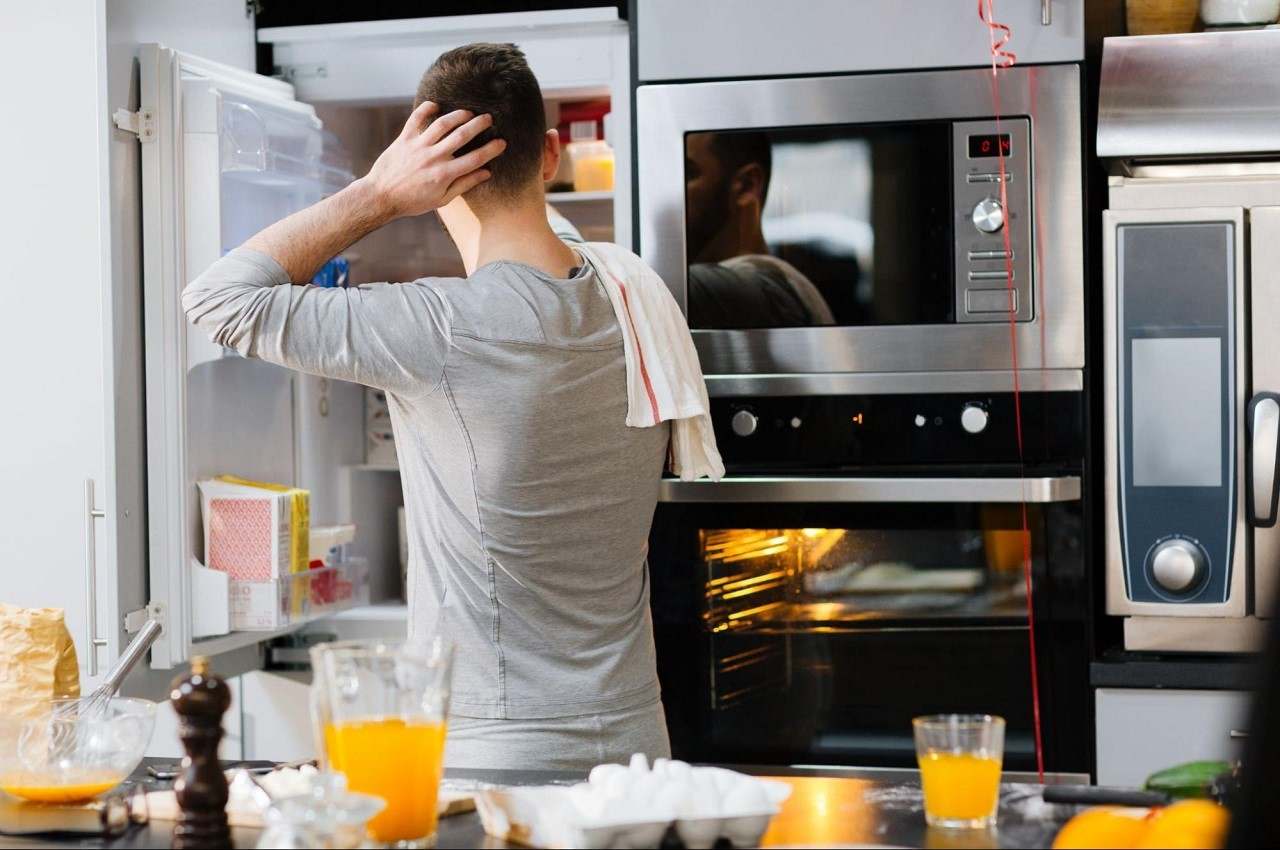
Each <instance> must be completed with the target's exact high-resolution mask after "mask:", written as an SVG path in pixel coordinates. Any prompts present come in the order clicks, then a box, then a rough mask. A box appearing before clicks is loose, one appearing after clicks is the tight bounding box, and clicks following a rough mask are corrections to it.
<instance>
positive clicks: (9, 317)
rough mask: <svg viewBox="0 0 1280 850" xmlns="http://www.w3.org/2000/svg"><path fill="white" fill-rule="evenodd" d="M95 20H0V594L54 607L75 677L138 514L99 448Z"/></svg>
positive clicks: (106, 256) (103, 642)
mask: <svg viewBox="0 0 1280 850" xmlns="http://www.w3.org/2000/svg"><path fill="white" fill-rule="evenodd" d="M104 14H105V13H104V9H103V4H102V3H101V2H99V3H85V2H73V0H49V2H41V3H11V4H6V5H5V8H4V11H3V13H2V15H0V16H2V17H3V19H4V23H3V28H4V29H5V31H6V32H8V33H12V34H13V36H12V37H9V38H6V39H5V46H4V49H3V50H0V79H3V80H4V81H5V82H4V92H5V96H4V108H5V112H6V114H7V115H8V116H9V118H10V120H9V121H7V122H6V131H5V132H4V133H0V162H4V164H5V174H4V178H3V184H4V204H3V207H0V233H3V234H4V235H3V238H2V239H0V242H2V244H3V249H2V250H0V256H3V262H4V277H5V281H6V293H7V297H6V309H5V328H4V332H3V333H0V359H2V360H3V362H4V364H5V365H4V370H3V377H2V378H0V387H3V389H4V395H5V398H6V402H5V404H4V406H3V410H4V412H3V413H0V547H2V548H3V553H4V562H5V566H4V569H3V572H2V573H0V599H2V600H3V601H5V602H8V603H12V604H17V605H23V606H30V607H59V608H64V609H65V610H66V616H67V624H68V626H69V628H70V631H71V636H72V637H73V638H74V640H75V643H76V650H77V654H78V656H79V659H80V667H81V675H82V679H86V678H87V679H90V680H91V679H92V677H93V676H95V675H99V674H100V673H101V672H102V671H103V670H104V669H105V666H106V665H108V664H109V663H110V662H111V660H112V659H113V658H114V657H115V655H116V653H118V651H119V649H120V644H119V641H120V635H119V628H118V626H117V625H116V624H117V623H118V622H119V616H120V614H121V611H120V599H121V594H120V592H119V588H120V587H121V585H122V583H127V582H128V581H129V580H130V578H133V579H140V573H139V572H137V570H139V569H140V565H139V564H136V563H135V564H129V563H122V562H120V561H118V560H117V557H116V547H117V543H118V540H119V538H120V537H121V535H120V534H119V533H118V530H117V529H118V526H119V524H120V523H122V522H137V521H138V519H139V517H140V511H141V508H142V506H141V505H140V504H138V503H137V502H136V501H130V499H129V498H128V497H127V496H125V497H124V498H122V497H121V495H120V494H119V493H118V492H117V489H116V486H115V483H116V481H117V476H118V473H119V472H120V470H119V469H118V465H120V464H127V463H128V462H129V459H128V458H127V457H122V456H119V455H117V453H116V452H115V451H114V448H115V440H116V439H117V437H120V436H124V437H127V436H128V435H127V434H124V435H122V434H120V433H119V431H120V429H121V427H122V426H124V427H128V422H127V420H125V422H123V423H122V422H120V421H117V413H118V411H119V409H120V407H121V406H122V405H127V400H122V399H121V398H120V397H119V396H118V395H117V388H118V386H119V382H121V381H122V380H125V379H126V376H122V375H121V374H120V373H119V367H120V364H121V362H122V360H123V359H124V358H125V352H124V349H127V348H128V347H130V346H134V345H136V344H137V343H138V342H139V341H138V340H136V339H132V338H127V335H122V334H121V333H119V332H118V325H117V322H118V320H119V318H120V317H119V316H117V315H116V314H115V310H116V309H117V307H118V304H117V303H116V302H114V301H113V300H112V298H111V284H112V281H111V274H110V268H111V266H110V263H111V241H110V239H111V229H110V226H109V224H110V223H109V217H108V207H107V198H108V159H107V151H108V138H109V133H110V130H109V126H110V124H109V121H108V119H107V114H108V113H107V102H106V86H105V83H104V79H103V73H102V72H103V67H104V60H105V43H104V41H103V31H104ZM53 45H56V46H57V47H56V49H52V46H53ZM18 116H21V118H20V120H19V119H18ZM126 474H127V471H126ZM89 486H92V490H93V495H92V499H93V502H92V504H90V503H89V496H88V494H87V492H86V490H87V488H88V487H89ZM131 570H132V571H133V572H131ZM91 589H92V591H93V592H92V593H91ZM86 684H88V683H87V682H86Z"/></svg>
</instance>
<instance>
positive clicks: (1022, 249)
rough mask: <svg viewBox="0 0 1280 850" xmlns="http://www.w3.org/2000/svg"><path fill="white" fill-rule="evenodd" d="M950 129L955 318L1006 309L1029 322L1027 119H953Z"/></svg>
mask: <svg viewBox="0 0 1280 850" xmlns="http://www.w3.org/2000/svg"><path fill="white" fill-rule="evenodd" d="M952 133H953V138H952V145H951V150H952V157H953V163H952V172H951V173H952V179H953V183H954V185H953V187H952V192H951V196H952V198H953V199H954V201H955V204H954V206H955V209H954V210H953V215H954V221H953V227H952V232H953V233H954V234H955V270H956V280H955V297H956V314H955V315H956V321H958V322H1007V321H1009V313H1010V311H1011V310H1012V312H1013V314H1014V316H1015V318H1016V319H1017V321H1020V322H1028V321H1031V319H1032V318H1033V317H1034V315H1035V310H1034V307H1035V298H1034V296H1033V293H1034V291H1035V290H1034V288H1033V287H1032V285H1031V282H1032V275H1033V274H1034V272H1033V269H1034V266H1033V264H1032V262H1031V260H1032V256H1031V255H1032V251H1033V248H1034V245H1035V243H1034V241H1033V229H1032V224H1033V215H1032V210H1031V198H1032V194H1031V180H1032V168H1031V122H1030V121H1028V120H1027V119H1026V118H1003V119H1001V120H1000V122H999V126H997V124H996V122H995V121H957V122H956V123H955V124H953V125H952ZM1002 165H1003V171H1002V168H1001V166H1002ZM1002 188H1003V190H1004V191H1003V192H1002V191H1001V189H1002ZM1010 271H1012V274H1013V281H1012V283H1013V285H1012V287H1010V285H1009V274H1010Z"/></svg>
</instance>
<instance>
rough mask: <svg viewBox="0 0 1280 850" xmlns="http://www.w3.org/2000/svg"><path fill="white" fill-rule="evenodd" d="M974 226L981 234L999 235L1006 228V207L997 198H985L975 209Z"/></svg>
mask: <svg viewBox="0 0 1280 850" xmlns="http://www.w3.org/2000/svg"><path fill="white" fill-rule="evenodd" d="M973 226H974V227H976V228H978V231H979V232H981V233H999V232H1000V228H1002V227H1004V207H1002V206H1000V202H999V201H997V200H996V199H995V198H983V199H982V200H981V201H978V203H977V204H976V205H975V206H974V208H973Z"/></svg>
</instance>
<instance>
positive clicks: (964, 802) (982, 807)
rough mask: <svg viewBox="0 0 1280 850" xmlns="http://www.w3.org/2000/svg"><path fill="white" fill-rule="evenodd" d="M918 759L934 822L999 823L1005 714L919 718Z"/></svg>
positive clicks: (928, 818)
mask: <svg viewBox="0 0 1280 850" xmlns="http://www.w3.org/2000/svg"><path fill="white" fill-rule="evenodd" d="M912 725H913V726H914V728H915V738H916V760H917V762H919V764H920V783H921V785H923V786H924V817H925V820H926V821H928V823H929V825H930V826H939V827H946V828H964V829H986V828H988V827H992V826H995V823H996V808H997V806H998V805H999V803H1000V765H1001V762H1002V761H1003V759H1004V718H1001V717H994V716H992V715H990V714H933V715H929V716H927V717H917V718H915V719H914V720H913V721H912Z"/></svg>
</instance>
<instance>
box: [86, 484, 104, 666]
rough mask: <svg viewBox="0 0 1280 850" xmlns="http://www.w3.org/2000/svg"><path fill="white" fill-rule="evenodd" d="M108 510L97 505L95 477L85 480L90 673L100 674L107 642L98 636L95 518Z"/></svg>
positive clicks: (98, 517) (96, 536) (97, 518)
mask: <svg viewBox="0 0 1280 850" xmlns="http://www.w3.org/2000/svg"><path fill="white" fill-rule="evenodd" d="M106 515H107V512H106V511H104V510H102V509H100V508H98V507H96V506H95V503H94V498H93V479H92V478H86V479H85V480H84V541H85V564H86V572H85V574H86V580H85V601H86V603H87V607H88V609H89V610H88V616H87V617H86V618H85V619H86V620H87V621H88V629H87V631H88V640H87V641H86V647H87V648H88V650H89V675H90V676H96V675H98V647H100V646H106V645H107V642H106V641H105V640H103V639H101V638H99V637H98V533H97V527H96V526H95V525H94V521H95V520H99V519H102V518H103V517H105V516H106Z"/></svg>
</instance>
